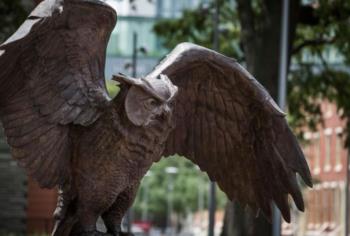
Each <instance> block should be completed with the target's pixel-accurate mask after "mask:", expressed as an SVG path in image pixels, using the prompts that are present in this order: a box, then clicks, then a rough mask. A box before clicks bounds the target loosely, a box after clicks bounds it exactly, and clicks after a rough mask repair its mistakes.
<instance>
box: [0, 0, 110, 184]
mask: <svg viewBox="0 0 350 236" xmlns="http://www.w3.org/2000/svg"><path fill="white" fill-rule="evenodd" d="M34 15H35V17H36V20H32V18H31V17H29V18H28V20H27V21H26V22H25V23H24V24H23V25H22V26H21V27H20V29H19V30H18V31H17V32H16V33H15V34H14V35H13V36H12V37H11V38H10V39H9V40H7V41H6V42H5V43H4V44H2V45H0V49H1V50H2V51H3V53H2V54H1V56H0V67H1V68H2V69H3V70H2V71H1V72H0V119H1V121H2V122H3V125H4V129H5V134H6V136H7V141H8V143H9V144H10V146H11V147H12V155H13V157H14V159H16V160H17V161H18V163H19V165H20V166H22V167H23V168H25V169H26V170H27V171H28V173H29V174H30V175H32V176H33V177H34V178H35V179H37V180H38V182H39V184H40V185H41V186H42V187H50V188H51V187H53V186H55V185H57V184H60V183H63V182H64V181H65V180H67V179H68V178H69V169H70V167H69V166H70V161H69V160H70V155H71V154H70V153H71V150H70V142H71V141H70V136H69V135H68V134H69V133H70V130H71V127H72V125H73V124H76V125H81V126H88V125H90V124H92V123H94V122H95V121H96V120H97V119H98V118H99V117H100V115H101V114H102V110H103V108H105V107H106V106H107V105H108V104H109V101H110V98H109V96H108V93H107V90H106V87H105V83H104V69H105V68H104V66H105V55H106V47H107V42H108V38H109V35H110V33H111V32H112V30H113V28H114V26H115V22H116V13H115V11H114V10H113V9H112V8H108V7H106V6H101V5H99V4H91V3H86V2H83V1H82V2H75V1H55V0H45V1H43V2H42V3H41V4H40V5H39V6H38V7H37V8H36V9H35V10H34V11H33V12H32V14H31V16H34Z"/></svg>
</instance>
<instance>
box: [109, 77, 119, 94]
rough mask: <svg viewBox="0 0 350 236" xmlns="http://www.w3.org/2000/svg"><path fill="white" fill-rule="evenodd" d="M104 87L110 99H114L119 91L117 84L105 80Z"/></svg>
mask: <svg viewBox="0 0 350 236" xmlns="http://www.w3.org/2000/svg"><path fill="white" fill-rule="evenodd" d="M106 87H107V91H108V93H109V96H110V97H111V98H114V97H116V96H117V95H118V93H119V91H120V87H119V84H118V82H116V81H114V80H109V79H107V80H106Z"/></svg>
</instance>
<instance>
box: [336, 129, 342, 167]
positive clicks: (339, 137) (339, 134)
mask: <svg viewBox="0 0 350 236" xmlns="http://www.w3.org/2000/svg"><path fill="white" fill-rule="evenodd" d="M342 151H343V135H342V132H337V136H336V139H335V169H336V171H340V170H341V169H342Z"/></svg>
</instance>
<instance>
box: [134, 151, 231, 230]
mask: <svg viewBox="0 0 350 236" xmlns="http://www.w3.org/2000/svg"><path fill="white" fill-rule="evenodd" d="M167 167H176V168H177V169H178V172H177V173H176V174H167V173H166V168H167ZM149 173H150V174H149V175H148V176H146V177H145V178H144V179H143V182H142V185H141V188H140V189H139V193H138V195H137V198H136V201H135V204H134V208H133V209H134V212H135V214H136V218H137V219H140V218H141V215H142V211H144V210H145V209H146V208H147V209H148V214H149V219H150V220H151V221H152V222H154V223H155V224H157V225H160V226H164V225H165V223H166V219H167V209H168V205H167V203H168V198H169V197H171V196H170V195H169V194H171V195H172V202H173V209H174V213H176V214H177V215H181V216H184V215H188V213H191V212H195V211H197V210H198V200H199V192H201V193H202V194H203V195H202V196H203V199H202V200H203V203H204V209H207V204H206V203H207V202H208V191H209V190H208V186H209V179H208V177H207V175H206V174H205V173H203V172H201V171H200V170H198V167H197V166H195V165H194V164H193V163H192V162H191V161H189V160H187V159H185V158H183V157H179V156H174V157H168V158H164V159H162V160H161V161H160V162H159V163H156V164H154V165H153V166H152V168H151V170H150V172H149ZM171 182H172V183H173V190H172V191H171V189H169V185H170V183H171ZM146 188H147V189H146ZM145 191H146V192H145ZM145 194H147V195H148V197H147V198H148V201H147V203H146V202H145V199H144V198H145ZM217 196H218V207H219V208H221V209H223V207H224V204H225V201H226V198H225V196H224V193H222V192H219V193H218V195H217Z"/></svg>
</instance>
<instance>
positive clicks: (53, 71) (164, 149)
mask: <svg viewBox="0 0 350 236" xmlns="http://www.w3.org/2000/svg"><path fill="white" fill-rule="evenodd" d="M116 19H117V15H116V11H115V10H114V9H113V8H112V7H111V6H110V5H109V4H108V2H106V1H102V0H45V1H43V2H42V3H41V4H40V5H38V6H37V8H36V9H35V10H34V11H33V12H32V13H31V14H30V15H29V17H28V18H27V20H26V21H25V22H24V23H23V24H22V26H20V28H19V29H18V31H17V32H16V33H15V34H14V35H13V36H11V37H10V38H9V39H8V40H7V41H6V42H4V43H3V44H2V45H1V46H0V68H1V70H0V119H1V122H2V124H3V127H4V131H5V134H6V137H7V142H8V144H9V145H10V147H11V150H12V156H13V158H14V159H15V160H16V161H17V162H18V164H19V165H20V166H21V167H23V168H24V169H25V170H26V171H27V173H28V174H29V175H30V176H32V177H33V178H34V179H35V180H37V182H38V183H39V184H40V186H41V187H43V188H53V187H55V186H58V188H59V199H58V205H57V209H56V211H55V214H54V218H55V220H56V224H55V228H54V231H53V233H52V234H53V235H55V236H62V235H86V236H90V235H114V236H117V235H123V233H122V232H121V227H120V224H121V220H122V218H123V216H124V214H125V213H126V211H127V210H128V208H129V207H130V206H131V204H132V203H133V200H134V198H135V194H136V191H137V189H138V187H139V184H140V181H141V179H142V177H143V176H144V175H145V173H146V172H147V170H148V169H149V168H150V167H151V165H152V163H154V162H157V161H159V160H160V158H161V157H162V156H165V157H166V156H169V155H172V154H179V155H180V156H184V157H185V158H188V159H190V160H191V161H192V162H193V163H195V164H196V165H198V166H199V167H200V169H201V170H202V171H204V172H206V173H207V174H208V176H209V177H210V179H211V180H212V181H215V182H216V183H217V184H218V186H219V187H220V188H221V189H222V190H223V191H224V192H225V193H226V195H227V197H228V198H229V199H230V200H232V201H238V202H240V203H242V204H244V205H248V206H249V207H250V208H251V209H252V210H254V211H257V212H258V211H259V210H260V211H261V212H262V213H263V214H264V215H265V216H266V217H267V218H270V217H271V205H272V203H275V204H276V205H277V206H278V208H279V209H280V210H281V212H282V215H283V217H284V219H285V220H286V221H290V211H289V204H288V196H289V195H291V197H292V198H293V200H294V202H295V204H296V206H297V207H298V208H299V209H300V210H301V211H303V210H304V203H303V198H302V194H301V192H300V189H299V186H298V183H297V176H296V173H298V174H299V175H300V176H301V178H302V179H303V180H304V182H305V183H306V184H307V185H309V186H312V180H311V175H310V172H309V168H308V166H307V163H306V161H305V158H304V155H303V153H302V151H301V149H300V146H299V144H298V142H297V140H296V138H295V136H294V135H293V133H292V132H291V130H290V128H289V127H288V125H287V122H286V119H285V114H284V113H283V112H282V111H281V110H280V109H279V108H278V106H277V105H276V104H275V102H274V101H273V100H272V98H271V97H270V95H269V94H268V93H267V91H266V90H265V89H264V88H263V87H262V86H261V85H260V84H259V83H258V82H257V80H255V78H253V77H252V76H251V75H250V74H249V73H248V72H247V71H246V70H245V69H244V68H243V67H242V66H240V65H239V64H238V63H237V62H236V61H235V60H234V59H231V58H228V57H226V56H224V55H221V54H219V53H217V52H215V51H212V50H209V49H206V48H203V47H200V46H197V45H194V44H190V43H182V44H180V45H178V46H177V47H176V48H175V49H174V50H173V51H172V52H171V53H170V54H169V55H168V56H167V57H166V58H165V59H164V60H163V61H162V62H161V63H160V64H159V65H158V66H157V67H156V68H155V69H154V70H153V71H152V72H151V73H150V74H148V75H146V76H145V77H142V78H130V77H127V76H125V75H122V74H119V75H116V76H114V77H113V80H116V81H118V82H119V83H120V87H121V92H120V93H119V94H118V95H117V97H116V98H114V99H111V98H110V97H109V95H108V93H107V90H106V85H105V76H104V70H105V59H106V47H107V42H108V40H109V36H110V34H111V32H112V30H113V29H114V27H115V23H116ZM100 216H101V217H102V219H103V221H104V223H105V225H106V228H107V230H108V232H107V233H101V232H98V231H97V230H96V220H97V219H98V217H100ZM124 234H125V233H124Z"/></svg>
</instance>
